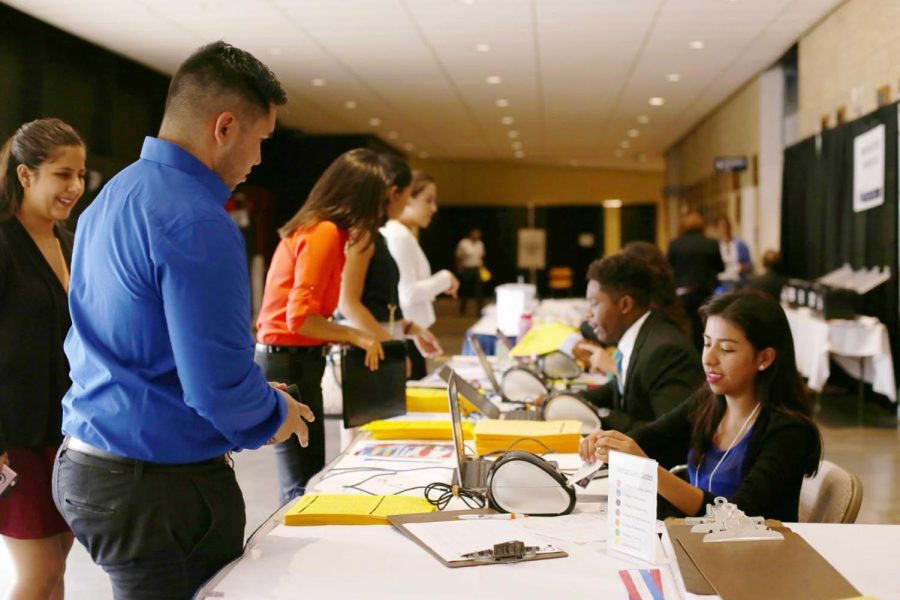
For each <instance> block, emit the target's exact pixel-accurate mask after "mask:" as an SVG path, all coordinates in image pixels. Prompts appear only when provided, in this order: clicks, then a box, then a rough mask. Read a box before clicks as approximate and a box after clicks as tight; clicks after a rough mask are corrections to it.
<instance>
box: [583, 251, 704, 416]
mask: <svg viewBox="0 0 900 600" xmlns="http://www.w3.org/2000/svg"><path fill="white" fill-rule="evenodd" d="M658 281H659V274H658V272H657V271H656V270H654V268H653V267H652V266H651V265H650V263H648V262H647V261H645V260H643V259H642V258H640V257H638V256H636V255H635V254H632V253H625V252H619V253H617V254H613V255H612V256H607V257H605V258H603V259H601V260H598V261H595V262H594V263H592V264H591V266H590V268H589V269H588V286H587V299H588V301H589V303H590V322H591V325H592V326H593V328H594V331H595V332H596V333H597V337H598V338H599V339H600V340H601V342H602V343H603V344H605V345H614V346H616V349H617V352H616V354H615V356H614V360H615V363H616V369H615V377H611V378H610V381H608V382H607V383H606V384H604V385H602V386H600V387H598V388H595V389H593V390H589V391H587V392H584V397H585V399H586V400H588V401H590V402H592V403H593V404H595V405H596V406H599V407H601V408H604V409H608V410H609V414H608V416H606V417H604V418H603V427H604V429H616V430H618V431H631V430H633V429H634V428H636V427H638V426H640V425H642V424H644V423H647V422H650V421H654V420H656V419H658V418H659V417H661V416H662V415H664V414H666V413H668V412H670V411H672V410H673V409H675V407H676V406H678V405H679V404H680V403H682V402H683V401H684V399H685V398H687V396H688V395H689V394H690V393H691V392H692V391H693V390H695V389H696V388H697V386H698V385H699V384H700V382H701V381H703V370H702V369H701V368H700V359H699V357H698V356H697V353H696V351H695V350H694V349H693V348H692V346H691V343H690V341H689V340H688V338H687V337H686V336H685V335H684V333H682V331H681V330H680V329H679V328H678V327H677V326H676V325H675V324H673V323H672V322H671V321H670V320H669V319H668V318H666V316H665V314H664V313H662V312H661V311H658V310H655V309H654V308H653V299H654V298H655V296H656V294H657V293H658V292H657V291H656V290H657V288H658V286H659V283H658Z"/></svg>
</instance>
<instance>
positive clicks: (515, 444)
mask: <svg viewBox="0 0 900 600" xmlns="http://www.w3.org/2000/svg"><path fill="white" fill-rule="evenodd" d="M520 442H535V443H536V444H540V445H541V446H543V447H544V450H546V452H542V453H541V456H543V455H544V454H550V453H552V452H553V451H554V450H553V448H551V447H550V446H548V445H547V444H545V443H544V442H542V441H541V440H539V439H537V438H519V439H517V440H514V441H513V442H512V443H511V444H510V445H509V446H507V447H506V449H505V450H492V451H491V452H488V453H486V454H482V455H481V458H486V457H488V456H495V455H502V454H506V453H507V452H510V451H512V449H513V448H515V447H516V446H517V445H518V444H519V443H520Z"/></svg>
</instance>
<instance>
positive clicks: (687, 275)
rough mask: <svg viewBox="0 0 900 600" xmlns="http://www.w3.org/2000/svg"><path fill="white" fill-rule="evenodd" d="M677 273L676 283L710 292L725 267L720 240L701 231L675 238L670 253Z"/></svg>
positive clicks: (690, 232)
mask: <svg viewBox="0 0 900 600" xmlns="http://www.w3.org/2000/svg"><path fill="white" fill-rule="evenodd" d="M667 257H668V259H669V264H671V265H672V271H673V272H674V274H675V287H678V288H687V289H690V290H691V291H695V292H700V293H703V294H704V295H709V294H711V293H712V291H713V290H714V289H715V287H716V283H717V282H718V277H717V276H718V274H719V273H721V272H722V271H724V270H725V263H723V262H722V254H721V253H720V252H719V243H718V242H717V241H716V240H711V239H709V238H708V237H706V236H705V235H703V233H701V232H700V231H688V232H686V233H684V234H683V235H681V236H680V237H678V238H676V239H674V240H672V243H670V244H669V251H668V253H667Z"/></svg>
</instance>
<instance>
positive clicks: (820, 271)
mask: <svg viewBox="0 0 900 600" xmlns="http://www.w3.org/2000/svg"><path fill="white" fill-rule="evenodd" d="M897 110H898V104H897V103H895V104H891V105H888V106H885V107H882V108H880V109H878V110H876V111H874V112H872V113H870V114H868V115H865V116H864V117H861V118H859V119H856V120H855V121H852V122H850V123H846V124H844V125H841V126H839V127H836V128H834V129H829V130H826V131H824V132H822V134H821V135H820V136H817V137H813V138H808V139H806V140H803V141H802V142H799V143H798V144H795V145H793V146H791V147H790V148H787V149H786V150H785V153H784V177H783V186H782V214H781V248H782V253H783V255H784V260H785V269H786V274H787V275H788V276H789V277H797V278H801V279H815V278H817V277H820V276H822V275H824V274H826V273H828V272H829V271H832V270H834V269H836V268H838V267H840V266H841V265H842V264H844V263H849V264H850V265H851V266H852V267H853V268H855V269H859V268H861V267H875V266H888V267H890V268H891V279H890V281H888V282H887V283H884V284H882V285H881V286H879V287H878V288H876V289H875V290H873V291H872V292H869V293H868V294H866V296H865V298H864V301H863V303H862V305H861V306H860V309H861V310H862V312H864V313H865V314H870V315H873V316H876V317H878V318H879V319H881V321H882V322H883V323H885V325H887V327H888V331H889V332H890V336H891V348H892V351H893V354H894V364H895V368H896V365H897V364H898V361H897V358H898V357H897V348H898V346H897V341H898V335H897V334H898V331H897V329H898V327H897V326H898V304H897V302H898V281H900V280H898V277H897V267H898V233H897V227H898V221H897V218H898V201H897V194H898V189H897V158H898V156H897V143H898V140H897ZM881 124H883V125H884V126H885V177H884V195H885V200H884V204H882V205H881V206H878V207H876V208H873V209H870V210H866V211H863V212H859V213H856V212H853V141H854V139H855V138H856V137H857V136H858V135H860V134H862V133H865V132H867V131H869V130H870V129H872V128H873V127H875V126H877V125H881Z"/></svg>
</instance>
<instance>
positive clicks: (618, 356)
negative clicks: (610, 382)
mask: <svg viewBox="0 0 900 600" xmlns="http://www.w3.org/2000/svg"><path fill="white" fill-rule="evenodd" d="M613 360H614V361H616V385H617V386H618V387H619V393H620V394H624V393H625V381H624V375H625V374H624V373H622V353H621V352H619V350H618V349H616V351H615V352H613Z"/></svg>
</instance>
